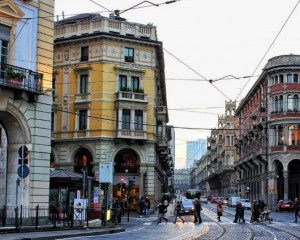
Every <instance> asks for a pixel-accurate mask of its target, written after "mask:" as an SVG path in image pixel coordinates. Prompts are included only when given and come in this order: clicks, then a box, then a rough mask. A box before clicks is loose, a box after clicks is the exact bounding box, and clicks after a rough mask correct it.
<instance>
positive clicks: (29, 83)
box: [0, 63, 43, 95]
mask: <svg viewBox="0 0 300 240" xmlns="http://www.w3.org/2000/svg"><path fill="white" fill-rule="evenodd" d="M0 86H4V87H7V88H10V89H16V90H21V91H25V92H28V93H33V94H37V95H41V94H43V74H41V73H37V72H34V71H31V70H29V69H26V68H21V67H17V66H14V65H9V64H6V63H1V67H0Z"/></svg>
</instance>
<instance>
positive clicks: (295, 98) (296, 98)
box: [294, 95, 299, 112]
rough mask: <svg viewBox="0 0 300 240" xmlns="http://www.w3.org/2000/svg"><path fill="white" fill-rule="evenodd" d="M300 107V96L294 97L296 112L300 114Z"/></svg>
mask: <svg viewBox="0 0 300 240" xmlns="http://www.w3.org/2000/svg"><path fill="white" fill-rule="evenodd" d="M298 106H299V97H298V95H294V112H298V110H299V109H298Z"/></svg>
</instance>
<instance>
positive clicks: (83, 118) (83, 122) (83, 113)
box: [79, 110, 87, 130]
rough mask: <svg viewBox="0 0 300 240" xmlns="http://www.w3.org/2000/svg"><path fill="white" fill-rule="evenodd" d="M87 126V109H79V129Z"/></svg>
mask: <svg viewBox="0 0 300 240" xmlns="http://www.w3.org/2000/svg"><path fill="white" fill-rule="evenodd" d="M86 128H87V110H80V111H79V130H85V129H86Z"/></svg>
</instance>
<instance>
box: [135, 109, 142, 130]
mask: <svg viewBox="0 0 300 240" xmlns="http://www.w3.org/2000/svg"><path fill="white" fill-rule="evenodd" d="M134 130H143V111H141V110H135V115H134Z"/></svg>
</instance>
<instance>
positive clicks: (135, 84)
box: [131, 77, 140, 92]
mask: <svg viewBox="0 0 300 240" xmlns="http://www.w3.org/2000/svg"><path fill="white" fill-rule="evenodd" d="M131 88H132V91H133V92H137V91H138V90H139V89H140V78H139V77H132V78H131Z"/></svg>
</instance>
